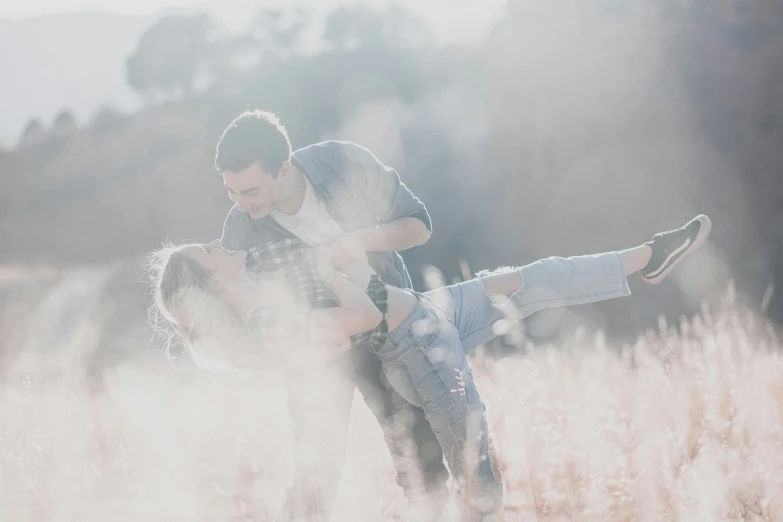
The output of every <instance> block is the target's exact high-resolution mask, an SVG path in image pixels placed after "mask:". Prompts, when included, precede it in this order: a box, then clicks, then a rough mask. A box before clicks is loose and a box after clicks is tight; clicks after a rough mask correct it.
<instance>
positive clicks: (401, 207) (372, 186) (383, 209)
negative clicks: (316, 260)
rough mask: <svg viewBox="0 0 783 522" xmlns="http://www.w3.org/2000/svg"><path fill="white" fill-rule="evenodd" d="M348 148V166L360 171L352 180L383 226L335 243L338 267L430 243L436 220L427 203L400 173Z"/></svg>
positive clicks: (359, 149)
mask: <svg viewBox="0 0 783 522" xmlns="http://www.w3.org/2000/svg"><path fill="white" fill-rule="evenodd" d="M345 147H346V149H345V151H346V154H347V155H348V156H349V160H348V162H347V164H349V165H351V167H352V170H354V171H355V172H357V174H356V176H355V178H354V179H352V180H351V181H352V182H353V184H354V186H356V187H357V188H358V189H359V190H361V191H362V192H363V193H364V196H365V198H366V199H367V201H368V203H369V204H370V208H371V209H372V210H373V212H374V213H375V217H376V219H377V221H378V224H379V225H378V226H377V227H372V228H365V229H360V230H356V231H353V232H351V233H349V234H346V235H345V236H342V237H340V238H337V239H335V240H334V241H332V244H333V245H334V248H332V251H333V252H334V257H333V262H334V263H335V266H337V267H338V268H342V267H345V266H347V265H350V264H351V263H352V262H355V261H356V260H358V259H360V258H361V256H362V255H364V254H365V253H367V252H391V251H395V250H407V249H409V248H413V247H415V246H419V245H423V244H424V243H426V242H427V241H428V240H429V238H430V235H431V233H432V232H431V231H432V221H431V219H430V216H429V213H428V212H427V209H426V207H425V206H424V203H422V202H421V201H420V200H419V199H418V198H417V197H416V196H414V195H413V193H412V192H411V191H410V190H409V189H408V187H406V186H405V184H404V183H403V182H402V181H401V180H400V176H399V175H398V174H397V171H395V170H394V169H393V168H391V167H387V166H386V165H384V164H383V163H381V162H380V161H379V160H378V158H376V157H375V156H374V155H373V154H372V152H370V151H369V150H367V149H365V148H364V147H361V146H359V145H356V144H354V143H346V144H345Z"/></svg>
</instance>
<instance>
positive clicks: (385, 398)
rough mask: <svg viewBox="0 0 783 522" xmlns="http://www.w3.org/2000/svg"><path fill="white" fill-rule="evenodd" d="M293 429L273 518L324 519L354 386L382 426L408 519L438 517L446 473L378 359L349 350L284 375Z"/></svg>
mask: <svg viewBox="0 0 783 522" xmlns="http://www.w3.org/2000/svg"><path fill="white" fill-rule="evenodd" d="M286 388H287V392H288V407H289V412H290V416H291V424H292V427H293V432H294V479H293V484H292V485H291V486H290V487H289V488H288V491H287V495H286V499H285V502H284V504H283V506H282V507H281V509H280V511H279V513H278V515H277V518H276V520H277V521H278V522H292V521H303V520H307V521H308V522H325V521H327V520H329V517H330V514H331V508H332V504H333V502H334V498H335V494H336V493H337V486H338V484H339V482H340V477H341V475H342V471H343V467H344V461H345V451H346V443H347V439H348V419H349V415H350V412H351V404H352V403H353V396H354V390H356V389H358V390H359V392H360V393H361V394H362V396H363V398H364V401H365V403H366V404H367V406H368V407H369V409H370V410H371V411H372V413H373V414H374V416H375V417H376V418H377V419H378V422H379V424H380V426H381V429H382V431H383V435H384V439H385V440H386V443H387V445H388V447H389V451H390V453H391V457H392V461H393V463H394V465H395V468H396V472H397V473H396V479H397V483H398V484H399V485H400V487H401V488H402V490H403V492H404V493H405V496H406V498H407V499H408V505H409V511H413V512H415V517H412V518H411V520H412V521H413V520H416V521H417V522H418V521H433V522H434V521H435V520H437V519H438V517H439V515H440V513H441V511H442V509H443V507H444V506H445V502H446V501H447V500H448V490H447V489H446V481H447V480H448V472H447V471H446V468H445V466H444V464H443V456H442V454H441V453H440V447H439V443H438V441H437V439H435V437H434V435H433V433H432V430H431V429H430V426H429V424H428V422H427V421H426V419H425V418H424V414H423V412H422V411H421V409H420V408H416V407H414V406H412V405H411V404H409V403H408V402H406V401H405V400H404V399H402V398H401V397H399V396H398V395H397V393H396V392H394V390H393V389H392V388H391V386H390V385H389V383H388V382H387V381H386V376H385V375H384V373H383V369H382V368H381V361H380V360H379V359H378V357H377V356H375V355H374V354H372V353H370V352H368V351H366V350H363V351H362V350H356V349H353V350H350V351H349V352H347V353H345V354H343V355H342V356H340V357H339V358H337V359H335V360H334V361H331V362H330V363H329V364H327V365H324V366H323V367H321V368H318V369H317V370H314V371H308V372H303V373H299V374H289V375H287V376H286Z"/></svg>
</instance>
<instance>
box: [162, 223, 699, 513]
mask: <svg viewBox="0 0 783 522" xmlns="http://www.w3.org/2000/svg"><path fill="white" fill-rule="evenodd" d="M710 228H711V224H710V220H709V218H707V216H698V217H696V218H695V219H693V220H692V221H690V222H689V223H688V224H686V225H685V226H684V227H682V228H680V229H677V230H673V231H669V232H664V233H662V234H656V235H655V236H654V237H653V240H652V241H650V242H648V243H645V244H643V245H640V246H638V247H635V248H632V249H629V250H624V251H621V252H611V253H604V254H597V255H591V256H579V257H572V258H554V257H553V258H548V259H543V260H540V261H537V262H535V263H532V264H530V265H527V266H525V267H522V268H515V269H512V268H506V269H500V270H498V271H496V272H494V273H485V274H480V277H478V278H477V279H473V280H471V281H467V282H464V283H460V284H456V285H452V286H448V287H444V288H441V289H438V290H434V291H431V292H425V293H423V294H419V293H415V292H411V291H408V290H401V289H398V288H395V287H391V286H386V285H383V284H382V283H381V282H380V280H379V279H378V278H377V276H372V277H371V279H370V282H369V284H367V283H366V281H362V282H361V285H357V284H356V283H355V282H354V281H352V280H351V279H350V278H349V277H347V276H346V275H344V274H341V273H339V272H337V271H336V270H335V269H334V268H333V267H332V266H331V263H330V261H329V258H328V253H327V250H326V249H319V248H315V249H304V248H303V249H302V251H303V252H305V254H304V255H303V257H302V260H301V263H313V264H314V265H315V267H316V269H317V273H318V277H320V279H321V281H322V282H323V284H325V285H326V287H328V288H329V290H331V292H332V293H333V294H334V296H335V298H336V299H335V302H334V306H330V307H327V308H318V309H312V308H310V307H308V306H306V304H305V303H302V301H301V299H300V300H298V299H297V298H296V296H295V295H291V294H290V292H288V290H289V289H290V287H291V281H286V278H285V277H283V276H282V275H281V272H280V271H276V270H269V271H266V272H264V273H263V274H260V275H259V274H253V273H249V272H248V271H247V270H246V268H245V267H246V253H245V252H230V251H227V250H225V249H223V248H222V247H221V246H220V244H219V242H213V243H210V244H207V245H198V244H191V245H184V246H180V247H176V248H169V249H165V250H162V251H160V252H158V253H157V254H156V256H155V258H154V263H153V267H152V268H153V272H152V273H153V282H154V284H155V297H156V303H157V306H158V308H159V310H160V311H161V312H162V313H163V314H164V316H165V317H166V318H167V319H168V320H169V321H171V322H172V323H173V324H175V325H176V327H177V329H178V330H179V332H180V333H181V335H182V336H183V338H184V339H185V341H186V343H187V345H188V346H189V347H190V348H191V349H194V351H195V352H196V353H197V354H200V355H203V354H204V353H205V352H214V353H220V352H221V351H224V350H225V348H224V347H226V346H229V347H232V348H235V347H237V346H239V344H238V343H237V342H236V341H235V340H232V341H228V340H227V339H225V338H223V339H221V336H220V332H221V331H225V330H226V329H225V328H223V327H222V325H221V326H220V327H217V328H214V327H213V328H210V327H209V325H210V324H213V325H214V323H215V317H216V314H217V313H218V310H219V309H221V307H222V310H223V312H224V314H223V315H224V316H225V319H224V320H223V321H222V323H225V324H232V325H234V326H239V327H240V331H241V332H243V335H246V334H249V335H250V337H252V339H253V340H254V343H253V344H254V346H255V347H256V348H250V347H249V346H250V344H249V343H245V347H246V348H245V350H244V352H243V353H236V352H235V353H233V354H232V358H233V360H234V361H236V360H244V361H250V360H252V358H253V356H254V355H255V354H258V353H260V350H259V349H258V348H261V347H263V348H266V350H265V352H266V353H270V352H275V353H277V354H279V356H280V358H281V359H283V360H284V361H291V360H295V359H296V356H297V355H304V358H305V360H307V361H308V362H309V363H310V364H318V363H320V362H322V361H323V360H326V359H329V358H332V357H335V356H337V355H339V354H340V353H342V352H343V351H345V350H347V349H348V348H349V347H350V346H351V343H352V342H353V343H363V344H365V345H367V346H369V347H370V348H369V349H372V351H373V352H374V353H376V354H377V355H378V357H379V358H380V359H381V361H382V362H383V369H384V372H385V373H386V375H387V378H388V380H389V382H390V383H391V385H392V386H393V387H394V389H395V391H396V392H397V393H398V394H399V395H400V396H402V397H403V398H404V399H405V400H407V401H409V402H410V403H412V404H414V405H416V406H419V407H421V408H422V409H423V410H424V412H425V415H426V417H427V420H428V421H429V422H430V424H431V426H432V428H433V431H434V432H435V434H436V436H437V437H438V441H439V442H440V445H441V448H442V450H443V454H444V455H445V456H446V458H447V461H448V464H449V469H450V471H451V473H452V475H453V477H454V478H455V479H456V482H455V484H456V485H457V487H459V488H464V492H465V494H463V495H461V496H462V498H463V499H464V500H465V503H466V509H465V515H466V519H469V520H482V519H483V517H485V516H488V515H491V514H496V513H498V512H499V511H500V508H501V505H502V497H503V494H502V493H503V491H502V490H503V485H502V479H501V476H500V473H499V471H498V469H497V466H496V458H495V455H494V452H493V451H492V449H491V440H490V437H489V434H488V428H487V419H486V409H485V406H484V403H483V401H482V399H481V396H480V394H479V391H478V388H477V387H476V383H475V382H474V380H473V378H472V374H471V370H470V366H469V365H468V363H467V361H466V359H465V352H468V351H470V350H471V349H473V348H475V347H476V346H479V345H481V344H483V343H485V342H487V341H489V340H490V339H492V338H493V337H494V336H495V335H496V334H495V331H494V328H495V325H496V323H497V322H498V321H499V320H500V319H503V318H504V317H507V318H509V319H512V320H519V319H521V318H524V317H526V316H528V315H530V314H532V313H534V312H536V311H539V310H543V309H544V308H549V307H555V306H571V305H577V304H585V303H591V302H596V301H601V300H606V299H612V298H615V297H620V296H627V295H629V294H630V290H629V289H628V284H627V277H628V276H629V275H631V274H633V273H636V272H640V271H641V275H642V278H643V279H644V280H645V281H647V282H649V283H657V282H659V281H661V280H662V279H663V278H664V277H665V276H666V275H667V274H668V273H669V272H670V271H671V270H672V269H673V268H674V266H675V265H676V264H677V263H678V262H679V261H680V260H681V259H682V258H683V257H684V256H685V255H687V254H689V253H690V252H692V251H694V250H695V249H697V248H698V247H699V246H700V245H701V244H702V243H703V242H704V241H705V239H706V238H707V235H708V234H709V231H710ZM282 266H283V265H282V264H280V267H281V268H282ZM272 268H274V267H272ZM498 300H500V302H498ZM509 309H510V310H512V314H513V315H510V316H509V314H508V310H509ZM368 332H369V334H368ZM210 342H211V343H212V345H213V346H212V348H210V347H209V346H208V344H209V343H210ZM210 355H211V354H210ZM316 355H318V357H319V358H316ZM300 362H301V359H299V361H298V362H297V366H298V365H299V363H300Z"/></svg>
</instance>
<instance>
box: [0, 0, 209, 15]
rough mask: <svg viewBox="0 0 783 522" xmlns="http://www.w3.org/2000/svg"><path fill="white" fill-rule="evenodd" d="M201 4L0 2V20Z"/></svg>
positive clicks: (171, 0) (173, 0) (175, 0)
mask: <svg viewBox="0 0 783 522" xmlns="http://www.w3.org/2000/svg"><path fill="white" fill-rule="evenodd" d="M203 2H204V0H131V1H128V0H25V1H23V2H0V18H13V19H19V18H26V17H29V16H39V15H47V14H59V13H78V12H83V11H99V12H102V13H120V14H135V15H145V14H151V13H154V12H156V11H158V10H160V9H163V8H166V7H181V6H188V5H194V4H200V3H203Z"/></svg>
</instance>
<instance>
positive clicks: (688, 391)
mask: <svg viewBox="0 0 783 522" xmlns="http://www.w3.org/2000/svg"><path fill="white" fill-rule="evenodd" d="M678 330H679V331H678V332H675V329H674V328H671V327H667V326H666V325H665V324H662V325H661V330H660V332H656V333H649V334H648V335H646V336H644V337H642V338H641V339H640V340H639V341H638V342H637V343H636V344H635V345H634V346H628V347H624V348H623V349H622V350H616V349H613V348H608V347H606V346H605V344H604V343H603V341H602V339H601V338H600V337H598V338H588V337H587V336H582V337H581V338H576V339H574V340H573V341H572V342H570V343H569V344H568V345H566V346H557V347H554V346H551V347H543V346H542V347H527V348H526V349H525V350H524V354H523V355H522V354H520V355H514V356H511V357H507V358H505V359H501V360H498V361H491V360H489V359H485V358H483V357H482V356H481V355H480V354H479V355H478V356H477V357H476V358H474V359H473V364H474V368H475V370H476V375H477V378H478V382H479V386H480V388H481V390H482V393H483V395H484V398H485V400H486V401H487V403H488V406H489V415H490V421H491V425H492V426H493V429H494V432H495V437H496V440H497V442H498V445H499V448H500V451H501V455H502V460H503V468H504V473H505V480H506V484H507V488H508V490H507V493H506V505H505V513H504V516H503V518H502V519H503V520H509V521H511V520H514V521H516V520H536V519H538V520H553V521H554V520H586V521H592V520H617V521H630V520H667V521H668V520H683V521H689V520H781V518H783V358H782V357H781V352H780V348H781V346H780V344H779V343H778V341H777V339H776V337H775V335H774V333H773V332H772V331H771V330H770V329H769V327H768V325H767V324H766V323H765V322H763V321H761V320H759V319H757V318H755V317H754V316H753V315H751V314H745V313H744V312H740V311H737V310H736V309H734V308H731V307H729V308H727V310H726V311H724V312H720V313H718V314H715V315H714V316H712V315H710V313H709V312H707V311H705V312H703V313H702V314H701V315H700V316H698V317H696V318H695V319H694V320H693V321H690V322H684V323H683V324H681V325H680V327H679V329H678ZM105 382H106V386H105V389H104V390H103V391H101V392H100V393H97V394H96V393H89V392H88V391H86V390H85V389H82V388H81V387H77V386H75V385H74V384H73V383H71V384H61V385H44V384H43V383H39V382H36V379H35V378H34V377H31V376H29V375H27V376H24V375H15V374H13V373H11V374H9V378H8V380H7V382H5V383H4V384H2V388H0V520H2V521H3V522H16V521H35V522H38V521H65V520H79V521H90V520H95V521H106V520H112V521H114V522H121V521H134V522H136V521H145V522H146V521H166V522H173V521H180V520H181V521H219V520H220V521H229V520H232V521H239V520H246V521H250V520H259V521H266V520H272V519H273V517H274V513H275V512H276V510H277V508H278V507H279V505H280V504H281V502H282V499H283V495H284V490H285V487H286V485H287V484H288V482H289V480H290V479H291V472H292V469H291V460H292V445H291V426H290V421H289V419H288V414H287V408H286V403H285V388H284V386H283V384H282V382H281V381H280V380H279V378H278V377H274V376H270V375H263V376H258V375H256V376H252V375H244V374H236V373H232V374H211V375H204V376H203V377H202V376H199V377H197V378H195V379H182V378H181V377H180V376H177V375H175V373H174V372H173V371H172V372H165V371H164V372H161V371H159V370H156V371H152V370H150V371H147V370H145V367H144V366H139V365H135V366H129V365H126V366H120V367H118V368H116V369H114V370H111V371H110V372H109V373H108V374H107V375H106V381H105ZM354 401H355V402H354V408H353V411H352V414H351V418H350V440H349V444H348V448H349V449H348V457H347V460H346V468H345V473H344V475H343V479H342V482H341V485H340V488H339V492H338V498H337V504H336V506H335V512H334V515H333V518H332V520H341V521H374V520H399V519H400V517H401V516H402V515H404V513H405V509H406V501H405V499H404V497H403V495H402V492H401V490H400V489H399V488H398V487H397V485H396V483H395V482H394V469H393V467H392V463H391V459H390V457H389V456H388V452H387V449H386V446H385V445H384V443H383V440H382V436H381V432H380V429H379V428H378V426H377V424H376V423H375V422H374V420H373V419H372V416H371V414H370V412H369V410H367V408H366V407H365V406H364V404H363V402H362V401H361V399H360V398H359V397H358V396H357V397H355V398H354Z"/></svg>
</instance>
